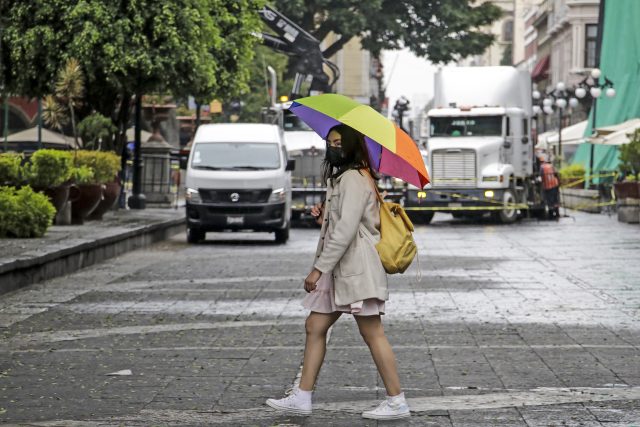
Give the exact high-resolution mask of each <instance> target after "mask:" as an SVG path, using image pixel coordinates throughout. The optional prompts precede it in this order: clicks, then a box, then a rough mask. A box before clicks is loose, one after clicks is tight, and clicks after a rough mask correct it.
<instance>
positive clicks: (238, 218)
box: [227, 216, 244, 225]
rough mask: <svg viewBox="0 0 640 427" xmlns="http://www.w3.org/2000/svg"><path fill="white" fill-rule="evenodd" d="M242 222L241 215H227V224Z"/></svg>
mask: <svg viewBox="0 0 640 427" xmlns="http://www.w3.org/2000/svg"><path fill="white" fill-rule="evenodd" d="M242 224H244V217H243V216H228V217H227V225H242Z"/></svg>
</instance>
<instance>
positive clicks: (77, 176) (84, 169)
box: [71, 166, 96, 184]
mask: <svg viewBox="0 0 640 427" xmlns="http://www.w3.org/2000/svg"><path fill="white" fill-rule="evenodd" d="M71 179H72V180H73V182H75V183H76V184H95V183H96V180H95V174H94V172H93V169H91V168H90V167H89V166H79V167H74V168H71Z"/></svg>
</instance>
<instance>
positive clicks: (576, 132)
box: [536, 120, 587, 150]
mask: <svg viewBox="0 0 640 427" xmlns="http://www.w3.org/2000/svg"><path fill="white" fill-rule="evenodd" d="M586 128H587V120H583V121H581V122H578V123H576V124H573V125H571V126H567V127H565V128H562V145H577V144H580V143H582V142H584V139H585V138H584V136H583V135H584V131H585V129H586ZM552 145H558V131H557V130H555V131H549V132H544V133H541V134H540V135H538V144H536V148H542V149H545V150H547V149H549V146H552Z"/></svg>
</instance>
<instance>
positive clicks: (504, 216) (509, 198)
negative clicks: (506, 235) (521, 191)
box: [497, 188, 518, 224]
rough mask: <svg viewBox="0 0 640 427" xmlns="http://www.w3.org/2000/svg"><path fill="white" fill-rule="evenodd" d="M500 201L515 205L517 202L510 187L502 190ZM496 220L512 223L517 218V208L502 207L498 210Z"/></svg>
mask: <svg viewBox="0 0 640 427" xmlns="http://www.w3.org/2000/svg"><path fill="white" fill-rule="evenodd" d="M502 203H503V204H504V205H505V206H506V205H515V204H516V203H518V201H517V200H516V196H515V194H514V191H513V190H512V189H511V188H508V189H506V190H504V195H503V196H502ZM497 217H498V220H500V222H501V223H503V224H513V223H514V222H516V221H517V219H518V209H516V208H515V207H509V208H504V209H502V210H500V211H499V212H498V215H497Z"/></svg>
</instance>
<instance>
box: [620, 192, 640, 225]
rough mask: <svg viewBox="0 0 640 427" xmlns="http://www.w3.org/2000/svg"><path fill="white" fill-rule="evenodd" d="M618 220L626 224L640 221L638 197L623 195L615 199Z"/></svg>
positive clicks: (639, 201) (639, 200)
mask: <svg viewBox="0 0 640 427" xmlns="http://www.w3.org/2000/svg"><path fill="white" fill-rule="evenodd" d="M616 204H617V206H618V221H620V222H626V223H628V224H637V223H639V222H640V198H639V199H636V198H631V197H625V198H623V199H618V200H617V203H616Z"/></svg>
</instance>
